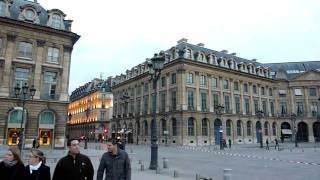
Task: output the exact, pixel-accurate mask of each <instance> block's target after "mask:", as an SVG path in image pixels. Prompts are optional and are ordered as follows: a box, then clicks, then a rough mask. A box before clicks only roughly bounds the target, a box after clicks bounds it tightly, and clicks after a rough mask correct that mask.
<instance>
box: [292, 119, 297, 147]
mask: <svg viewBox="0 0 320 180" xmlns="http://www.w3.org/2000/svg"><path fill="white" fill-rule="evenodd" d="M296 120H297V115H296V114H295V113H292V114H291V122H292V126H293V137H294V144H295V147H298V140H297V127H296Z"/></svg>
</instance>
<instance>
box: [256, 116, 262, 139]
mask: <svg viewBox="0 0 320 180" xmlns="http://www.w3.org/2000/svg"><path fill="white" fill-rule="evenodd" d="M256 137H257V143H260V142H261V141H262V127H261V122H260V121H257V123H256Z"/></svg>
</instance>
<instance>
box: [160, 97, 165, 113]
mask: <svg viewBox="0 0 320 180" xmlns="http://www.w3.org/2000/svg"><path fill="white" fill-rule="evenodd" d="M165 110H166V94H165V93H161V95H160V112H164V111H165Z"/></svg>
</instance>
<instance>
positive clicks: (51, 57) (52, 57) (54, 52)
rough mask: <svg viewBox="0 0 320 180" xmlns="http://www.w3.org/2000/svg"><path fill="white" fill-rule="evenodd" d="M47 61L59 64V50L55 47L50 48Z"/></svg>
mask: <svg viewBox="0 0 320 180" xmlns="http://www.w3.org/2000/svg"><path fill="white" fill-rule="evenodd" d="M47 61H48V62H52V63H58V62H59V49H58V48H53V47H49V48H48V57H47Z"/></svg>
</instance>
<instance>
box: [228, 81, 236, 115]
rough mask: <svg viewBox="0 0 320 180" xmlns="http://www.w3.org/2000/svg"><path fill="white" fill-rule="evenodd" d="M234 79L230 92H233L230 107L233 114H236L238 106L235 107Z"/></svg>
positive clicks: (231, 82)
mask: <svg viewBox="0 0 320 180" xmlns="http://www.w3.org/2000/svg"><path fill="white" fill-rule="evenodd" d="M233 85H234V84H233V79H230V92H231V96H230V98H229V99H230V101H229V103H230V107H231V110H232V112H231V113H232V114H236V105H235V103H234V102H235V101H234V87H233Z"/></svg>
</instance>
